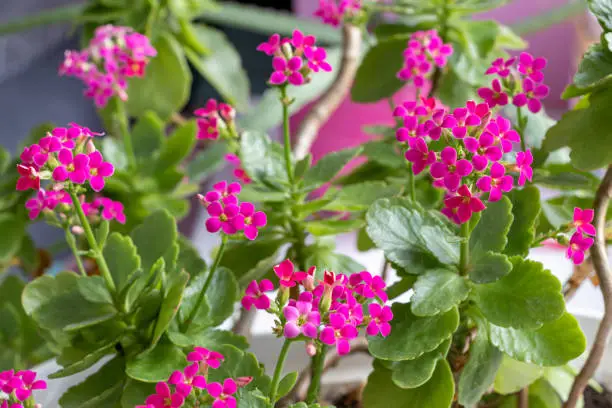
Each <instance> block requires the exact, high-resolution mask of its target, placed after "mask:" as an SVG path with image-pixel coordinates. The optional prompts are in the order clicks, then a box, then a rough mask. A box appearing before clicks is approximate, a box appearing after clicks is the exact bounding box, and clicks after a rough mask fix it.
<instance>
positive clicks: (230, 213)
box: [206, 201, 240, 235]
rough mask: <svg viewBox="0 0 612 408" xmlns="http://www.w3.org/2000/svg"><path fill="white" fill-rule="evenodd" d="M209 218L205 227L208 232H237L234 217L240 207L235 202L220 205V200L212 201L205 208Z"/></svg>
mask: <svg viewBox="0 0 612 408" xmlns="http://www.w3.org/2000/svg"><path fill="white" fill-rule="evenodd" d="M206 210H207V211H208V215H210V218H208V219H207V220H206V229H207V230H208V232H211V233H215V232H217V231H219V230H223V232H224V233H226V234H228V235H231V234H235V233H236V232H237V229H236V227H235V226H234V221H233V219H234V217H236V215H238V213H239V212H240V208H239V207H238V206H237V205H235V204H228V205H225V206H223V205H221V203H220V202H218V201H217V202H214V203H212V204H210V205H209V206H208V208H206Z"/></svg>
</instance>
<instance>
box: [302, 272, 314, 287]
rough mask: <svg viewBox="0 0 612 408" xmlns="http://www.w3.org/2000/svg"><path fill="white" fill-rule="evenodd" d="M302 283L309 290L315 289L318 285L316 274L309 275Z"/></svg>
mask: <svg viewBox="0 0 612 408" xmlns="http://www.w3.org/2000/svg"><path fill="white" fill-rule="evenodd" d="M302 283H303V284H304V288H305V289H306V290H307V291H313V290H314V289H315V287H316V285H315V279H314V276H310V275H309V276H307V277H306V278H304V280H303V282H302Z"/></svg>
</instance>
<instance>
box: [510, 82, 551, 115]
mask: <svg viewBox="0 0 612 408" xmlns="http://www.w3.org/2000/svg"><path fill="white" fill-rule="evenodd" d="M548 92H549V88H548V86H546V85H544V84H539V85H538V84H537V83H536V82H535V81H534V80H533V79H531V78H525V79H523V92H521V93H519V94H517V95H516V96H515V97H514V99H513V100H512V103H514V105H515V106H518V107H522V106H525V105H527V108H528V109H529V110H530V111H531V112H533V113H538V112H539V111H540V110H541V109H542V102H540V99H544V98H546V97H547V96H548Z"/></svg>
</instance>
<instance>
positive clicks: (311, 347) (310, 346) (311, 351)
mask: <svg viewBox="0 0 612 408" xmlns="http://www.w3.org/2000/svg"><path fill="white" fill-rule="evenodd" d="M306 354H308V356H309V357H314V356H315V355H316V354H317V346H315V344H314V343H313V342H312V341H309V342H308V343H306Z"/></svg>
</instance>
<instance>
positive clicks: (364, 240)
mask: <svg viewBox="0 0 612 408" xmlns="http://www.w3.org/2000/svg"><path fill="white" fill-rule="evenodd" d="M373 248H376V245H375V244H374V242H373V241H372V240H371V239H370V236H369V235H368V233H367V231H366V229H365V228H360V229H359V231H358V232H357V249H358V250H359V251H361V252H365V251H369V250H370V249H373Z"/></svg>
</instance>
